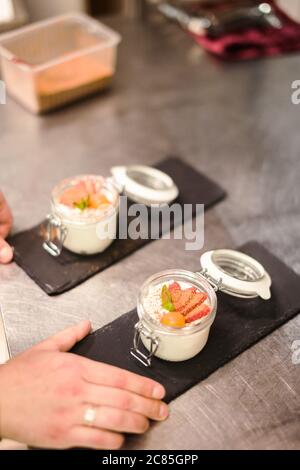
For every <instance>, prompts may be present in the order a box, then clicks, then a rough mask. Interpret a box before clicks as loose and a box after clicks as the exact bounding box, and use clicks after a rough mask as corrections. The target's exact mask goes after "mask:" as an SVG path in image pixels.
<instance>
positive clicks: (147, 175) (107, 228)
mask: <svg viewBox="0 0 300 470" xmlns="http://www.w3.org/2000/svg"><path fill="white" fill-rule="evenodd" d="M111 173H112V176H111V177H108V178H103V177H102V176H93V175H84V176H76V177H73V178H68V179H66V180H64V181H62V182H61V183H59V184H58V185H57V186H56V187H55V188H54V190H53V192H52V196H51V214H50V215H48V217H47V219H48V227H47V231H46V240H45V242H44V244H43V246H44V249H45V250H46V251H47V252H48V253H49V254H50V255H51V256H55V257H57V256H60V254H61V252H62V249H63V247H65V248H67V249H68V250H70V251H72V252H74V253H77V254H81V255H93V254H97V253H102V252H103V251H104V250H106V249H107V248H108V247H109V246H110V245H111V243H112V242H113V241H114V240H115V239H116V230H117V216H118V212H119V205H120V194H121V193H122V194H123V195H124V196H126V197H128V198H129V199H130V200H131V201H134V202H136V203H140V204H145V205H146V206H151V205H152V204H169V203H171V202H172V201H174V200H175V199H176V198H177V196H178V194H179V190H178V188H177V186H176V184H175V183H174V181H173V180H172V178H171V177H170V176H168V175H167V174H166V173H164V172H162V171H160V170H158V169H156V168H152V167H148V166H144V165H131V166H128V167H126V166H121V167H113V168H112V169H111ZM82 184H83V185H84V194H85V197H84V198H83V199H81V200H80V197H81V196H80V195H81V193H82V188H81V186H82ZM93 185H94V186H96V187H97V188H98V192H101V193H102V194H103V195H104V196H105V199H106V201H107V202H108V204H104V205H103V204H100V205H99V207H98V206H97V205H96V208H94V206H93V205H92V206H93V208H92V209H91V208H90V204H89V199H88V198H89V197H90V194H89V192H88V188H90V187H91V186H92V188H93ZM78 186H79V189H78ZM76 188H77V189H76ZM94 189H95V188H94ZM70 190H71V195H72V196H75V197H73V198H69V200H68V201H67V204H64V203H62V197H63V195H65V194H66V193H67V194H69V193H70ZM74 190H75V193H74ZM76 191H77V193H76ZM78 192H79V196H78ZM96 196H97V194H96ZM78 197H79V199H78ZM91 197H92V199H93V198H94V194H92V196H91ZM96 199H97V197H96ZM74 204H75V205H74Z"/></svg>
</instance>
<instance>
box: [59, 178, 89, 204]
mask: <svg viewBox="0 0 300 470" xmlns="http://www.w3.org/2000/svg"><path fill="white" fill-rule="evenodd" d="M87 198H88V192H87V190H86V187H85V185H84V183H83V182H80V183H78V184H76V186H72V187H71V188H68V189H66V190H65V191H64V192H63V193H62V195H61V197H60V203H61V204H64V205H65V206H70V207H73V206H74V204H75V203H79V202H80V201H82V200H83V199H87Z"/></svg>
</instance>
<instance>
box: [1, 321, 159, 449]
mask: <svg viewBox="0 0 300 470" xmlns="http://www.w3.org/2000/svg"><path fill="white" fill-rule="evenodd" d="M90 329H91V325H90V323H89V322H88V321H85V322H82V323H80V324H79V325H77V326H75V327H72V328H69V329H67V330H65V331H62V332H61V333H58V334H57V335H55V336H53V337H52V338H49V339H47V340H45V341H43V342H42V343H40V344H38V345H37V346H35V347H33V348H31V349H29V350H28V351H26V352H24V353H23V354H20V355H19V356H17V357H16V358H15V359H13V360H11V361H9V362H8V363H7V364H4V365H3V366H1V367H0V382H1V387H0V420H1V421H0V436H1V437H2V438H8V439H12V440H15V441H19V442H24V443H26V444H28V445H30V446H35V447H44V448H56V449H64V448H73V447H87V448H93V449H118V448H120V447H121V446H122V444H123V442H124V436H123V434H124V433H137V434H142V433H144V432H146V431H147V429H148V427H149V419H153V420H156V421H162V420H164V419H166V418H167V416H168V408H167V405H165V404H164V403H162V401H161V400H162V399H163V397H164V395H165V391H164V388H163V387H162V386H161V385H160V384H158V383H156V382H154V381H153V380H150V379H147V378H145V377H141V376H138V375H135V374H132V373H130V372H128V371H125V370H122V369H118V368H116V367H113V366H110V365H107V364H102V363H97V362H94V361H91V360H89V359H86V358H83V357H80V356H76V355H74V354H71V353H67V352H65V351H68V350H70V349H71V348H72V347H73V346H74V345H75V344H76V343H77V342H78V341H80V340H81V339H83V338H84V337H85V336H86V335H87V334H88V333H89V332H90ZM91 407H92V409H93V410H95V412H96V419H95V422H94V424H93V427H91V426H88V425H86V424H85V422H84V416H85V413H86V411H87V410H88V409H89V408H91Z"/></svg>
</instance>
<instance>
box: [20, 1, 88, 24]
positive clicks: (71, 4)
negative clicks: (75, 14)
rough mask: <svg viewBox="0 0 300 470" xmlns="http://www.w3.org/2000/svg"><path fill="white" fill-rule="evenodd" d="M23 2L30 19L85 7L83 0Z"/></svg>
mask: <svg viewBox="0 0 300 470" xmlns="http://www.w3.org/2000/svg"><path fill="white" fill-rule="evenodd" d="M24 3H25V5H26V7H27V10H28V12H29V16H30V20H31V21H32V20H39V19H43V18H48V17H49V16H54V15H59V14H61V13H66V12H69V11H84V9H85V0H51V1H50V0H24Z"/></svg>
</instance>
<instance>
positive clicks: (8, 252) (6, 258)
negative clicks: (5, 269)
mask: <svg viewBox="0 0 300 470" xmlns="http://www.w3.org/2000/svg"><path fill="white" fill-rule="evenodd" d="M13 256H14V252H13V249H12V247H11V246H9V244H8V243H7V242H6V241H5V240H3V238H1V237H0V264H8V263H10V262H11V260H12V259H13Z"/></svg>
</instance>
